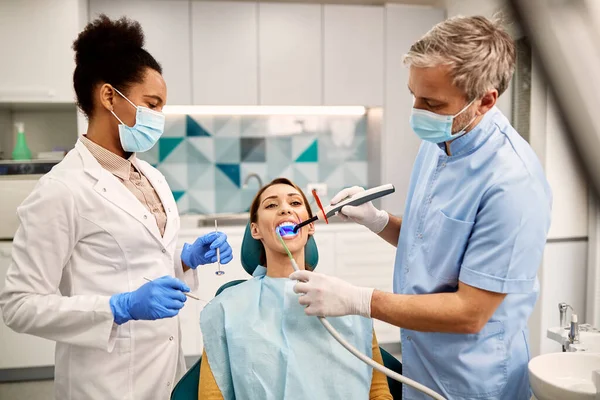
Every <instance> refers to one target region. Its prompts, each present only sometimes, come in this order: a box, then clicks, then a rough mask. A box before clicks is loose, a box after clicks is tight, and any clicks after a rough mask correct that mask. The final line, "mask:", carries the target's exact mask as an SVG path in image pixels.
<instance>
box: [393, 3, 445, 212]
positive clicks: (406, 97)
mask: <svg viewBox="0 0 600 400" xmlns="http://www.w3.org/2000/svg"><path fill="white" fill-rule="evenodd" d="M443 20H444V10H443V9H436V8H429V7H416V6H405V5H399V4H388V5H387V6H386V23H385V26H386V34H385V37H386V47H385V51H386V67H385V81H386V90H385V112H384V124H383V125H384V131H383V134H382V137H381V181H382V182H385V183H392V184H394V186H395V187H396V193H394V194H393V195H391V196H387V197H385V198H384V199H382V208H383V209H385V210H387V211H388V212H390V213H392V214H396V215H400V214H402V213H403V212H404V203H405V202H406V196H407V192H408V182H409V180H410V173H411V170H412V165H413V163H414V160H415V157H416V155H417V152H418V151H419V146H420V144H421V141H420V140H419V138H418V137H417V135H415V133H414V132H413V131H412V129H411V127H410V124H409V122H408V121H409V117H410V110H411V108H412V103H413V100H412V96H411V95H410V93H409V91H408V89H407V87H406V84H407V83H408V69H407V68H406V67H404V66H403V64H402V57H403V55H404V54H405V53H406V52H407V51H408V50H409V49H410V46H411V45H412V44H413V43H414V42H415V41H417V40H418V39H419V38H420V37H421V36H423V35H424V34H425V33H427V31H429V30H430V29H431V28H432V27H433V26H434V25H435V24H437V23H438V22H441V21H443Z"/></svg>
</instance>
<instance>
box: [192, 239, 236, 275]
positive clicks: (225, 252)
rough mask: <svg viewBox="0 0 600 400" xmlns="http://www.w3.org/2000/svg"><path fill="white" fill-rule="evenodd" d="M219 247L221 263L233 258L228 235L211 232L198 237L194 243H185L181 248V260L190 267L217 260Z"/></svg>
mask: <svg viewBox="0 0 600 400" xmlns="http://www.w3.org/2000/svg"><path fill="white" fill-rule="evenodd" d="M217 249H220V252H221V264H227V263H228V262H229V261H231V260H232V259H233V251H232V250H231V246H230V245H229V243H227V235H226V234H224V233H223V232H211V233H209V234H208V235H204V236H202V237H199V238H198V239H196V241H195V242H194V244H188V243H186V244H184V245H183V250H181V261H183V262H184V263H185V265H187V266H188V267H190V268H194V269H195V268H196V267H197V266H198V265H204V264H212V263H216V262H217Z"/></svg>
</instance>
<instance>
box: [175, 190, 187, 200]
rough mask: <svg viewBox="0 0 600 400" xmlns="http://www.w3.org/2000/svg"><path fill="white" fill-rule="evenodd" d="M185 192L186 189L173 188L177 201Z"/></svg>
mask: <svg viewBox="0 0 600 400" xmlns="http://www.w3.org/2000/svg"><path fill="white" fill-rule="evenodd" d="M184 194H185V190H173V198H175V201H179V199H181V197H183V195H184Z"/></svg>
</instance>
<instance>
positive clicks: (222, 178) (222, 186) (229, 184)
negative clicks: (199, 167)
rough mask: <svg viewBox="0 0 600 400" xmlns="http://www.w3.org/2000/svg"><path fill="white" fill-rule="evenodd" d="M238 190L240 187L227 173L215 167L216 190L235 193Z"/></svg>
mask: <svg viewBox="0 0 600 400" xmlns="http://www.w3.org/2000/svg"><path fill="white" fill-rule="evenodd" d="M238 189H239V186H238V185H236V184H235V182H233V181H232V180H231V179H230V178H229V176H228V175H227V174H226V173H225V172H223V171H222V170H221V169H220V168H218V167H217V166H215V190H216V191H217V192H219V191H221V190H229V191H232V190H234V191H235V190H238Z"/></svg>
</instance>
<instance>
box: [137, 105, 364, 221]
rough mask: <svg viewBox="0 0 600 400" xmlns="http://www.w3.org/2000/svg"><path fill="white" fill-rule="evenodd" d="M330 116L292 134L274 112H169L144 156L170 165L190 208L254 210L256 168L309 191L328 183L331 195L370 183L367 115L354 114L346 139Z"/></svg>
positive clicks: (181, 201) (169, 173)
mask: <svg viewBox="0 0 600 400" xmlns="http://www.w3.org/2000/svg"><path fill="white" fill-rule="evenodd" d="M327 118H328V117H323V121H321V122H320V123H319V124H316V125H315V123H312V125H311V123H308V122H306V124H305V129H306V132H305V133H302V134H297V135H291V136H286V135H284V133H285V132H284V131H281V132H275V131H274V130H278V129H279V128H281V126H282V125H281V124H273V123H270V122H272V121H273V117H269V116H266V117H265V116H260V117H249V116H223V117H222V116H217V117H214V116H200V115H189V116H168V117H167V121H166V124H165V134H164V135H163V137H162V138H161V140H160V141H159V143H158V144H157V145H156V146H155V147H154V148H153V149H151V150H150V151H149V152H146V153H141V154H140V155H139V157H140V159H142V160H146V161H148V162H149V163H150V164H152V165H158V168H159V169H160V170H162V171H164V174H165V177H166V179H167V180H168V181H169V184H170V185H171V189H172V190H173V193H174V196H176V198H177V205H178V208H179V210H180V212H182V213H184V212H190V210H191V212H194V211H195V212H217V211H220V212H239V211H244V210H246V209H247V208H248V207H249V205H250V201H251V200H252V198H253V197H254V194H255V192H256V189H257V184H256V183H255V182H254V181H252V182H251V183H250V186H249V187H248V188H246V189H244V188H241V187H240V185H241V181H242V180H243V179H244V178H245V177H246V176H247V175H248V174H249V173H251V172H255V173H258V174H259V175H260V176H261V177H262V178H263V180H264V183H267V182H269V181H270V180H272V179H274V178H278V177H287V178H289V179H291V180H293V181H294V182H295V183H296V184H299V185H300V186H301V187H302V188H303V189H306V185H307V184H308V183H313V182H324V183H326V184H327V185H328V192H331V193H330V196H329V197H331V196H333V195H334V194H335V193H337V192H338V191H339V190H340V189H341V188H343V187H346V186H352V185H361V186H366V183H367V182H366V181H367V177H368V175H367V171H368V163H367V154H368V142H367V129H366V118H359V119H354V120H352V124H354V125H355V128H354V135H353V137H352V140H351V141H348V140H345V141H343V143H342V142H340V143H338V144H336V143H334V142H333V137H332V131H331V130H330V129H328V128H327V127H328V122H327ZM313 125H314V126H313ZM342 126H343V124H342ZM278 127H279V128H278ZM282 129H283V128H282ZM340 129H341V128H340ZM345 129H347V130H348V129H350V130H352V126H349V127H346V128H345ZM188 131H189V132H188ZM288 134H289V132H288ZM242 139H244V140H242ZM336 140H337V141H338V142H339V141H340V138H339V137H338V138H337V139H336ZM243 142H245V144H244V145H243V144H242V143H243ZM261 146H262V147H261ZM263 160H264V161H263ZM190 191H193V193H192V195H191V196H190V195H189V193H188V192H190ZM210 193H212V195H211V194H210ZM190 202H191V203H190Z"/></svg>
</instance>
